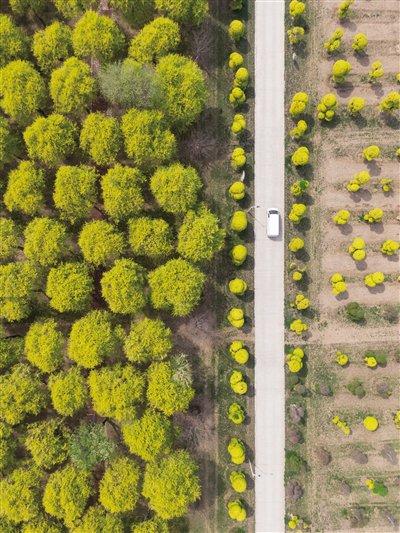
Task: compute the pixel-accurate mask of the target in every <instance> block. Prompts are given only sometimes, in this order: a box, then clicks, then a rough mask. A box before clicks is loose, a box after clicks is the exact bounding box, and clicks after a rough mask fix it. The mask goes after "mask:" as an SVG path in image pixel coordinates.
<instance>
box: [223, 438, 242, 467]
mask: <svg viewBox="0 0 400 533" xmlns="http://www.w3.org/2000/svg"><path fill="white" fill-rule="evenodd" d="M227 450H228V453H229V455H230V459H231V462H232V463H233V464H235V465H241V464H243V463H244V461H245V460H246V448H245V445H244V444H243V442H242V441H241V440H239V439H237V438H235V437H233V438H232V439H231V440H230V441H229V443H228V447H227Z"/></svg>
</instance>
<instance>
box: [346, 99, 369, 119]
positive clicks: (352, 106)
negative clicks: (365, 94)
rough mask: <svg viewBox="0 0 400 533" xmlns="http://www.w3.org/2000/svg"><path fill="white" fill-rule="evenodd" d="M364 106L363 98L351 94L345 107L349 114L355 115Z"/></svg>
mask: <svg viewBox="0 0 400 533" xmlns="http://www.w3.org/2000/svg"><path fill="white" fill-rule="evenodd" d="M364 107H365V99H364V98H361V96H353V98H350V100H349V103H348V104H347V109H348V111H349V113H350V115H357V114H358V113H359V112H360V111H362V110H363V109H364Z"/></svg>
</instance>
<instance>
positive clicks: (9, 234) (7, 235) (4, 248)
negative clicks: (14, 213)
mask: <svg viewBox="0 0 400 533" xmlns="http://www.w3.org/2000/svg"><path fill="white" fill-rule="evenodd" d="M19 242H20V234H19V231H18V227H17V225H16V224H15V222H14V221H13V220H11V218H5V217H0V261H4V260H7V259H11V258H13V257H14V255H15V253H16V252H17V250H18V245H19Z"/></svg>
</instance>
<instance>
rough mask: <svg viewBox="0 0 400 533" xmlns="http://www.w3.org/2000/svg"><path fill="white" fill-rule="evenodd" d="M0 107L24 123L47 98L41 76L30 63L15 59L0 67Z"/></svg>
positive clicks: (34, 114)
mask: <svg viewBox="0 0 400 533" xmlns="http://www.w3.org/2000/svg"><path fill="white" fill-rule="evenodd" d="M0 97H1V99H0V107H1V109H2V110H3V111H4V113H5V114H6V115H9V116H10V117H11V118H12V119H13V120H15V121H17V122H19V123H21V124H26V123H28V122H29V121H30V120H31V119H32V118H33V117H35V116H36V114H37V112H38V111H39V109H41V108H42V107H43V106H44V105H45V103H46V100H47V91H46V86H45V83H44V81H43V78H42V77H41V75H40V74H39V72H37V70H35V69H34V68H33V66H32V65H31V63H29V62H28V61H23V60H20V59H17V60H15V61H10V63H8V64H7V65H6V66H5V67H3V68H1V69H0Z"/></svg>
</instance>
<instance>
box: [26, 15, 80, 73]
mask: <svg viewBox="0 0 400 533" xmlns="http://www.w3.org/2000/svg"><path fill="white" fill-rule="evenodd" d="M32 53H33V55H34V56H35V59H36V61H37V63H38V65H39V67H40V68H41V69H42V70H43V71H45V72H50V71H51V69H53V68H54V67H57V66H58V65H59V63H60V61H64V60H65V59H67V58H68V57H69V56H70V55H71V54H72V31H71V28H70V27H69V26H67V24H63V23H62V22H59V21H55V22H53V23H52V24H49V25H48V26H46V27H45V28H44V29H43V30H39V31H37V32H36V33H34V35H33V41H32Z"/></svg>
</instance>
